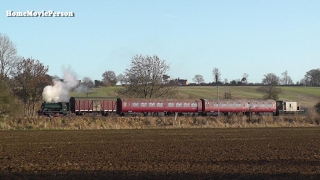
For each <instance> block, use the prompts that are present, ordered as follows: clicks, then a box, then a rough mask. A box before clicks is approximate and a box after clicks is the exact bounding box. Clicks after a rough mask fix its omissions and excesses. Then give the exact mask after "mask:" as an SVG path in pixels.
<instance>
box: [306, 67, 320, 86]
mask: <svg viewBox="0 0 320 180" xmlns="http://www.w3.org/2000/svg"><path fill="white" fill-rule="evenodd" d="M304 77H305V78H304V79H305V83H306V85H310V86H319V85H320V69H311V70H310V71H308V72H307V73H306V75H305V76H304Z"/></svg>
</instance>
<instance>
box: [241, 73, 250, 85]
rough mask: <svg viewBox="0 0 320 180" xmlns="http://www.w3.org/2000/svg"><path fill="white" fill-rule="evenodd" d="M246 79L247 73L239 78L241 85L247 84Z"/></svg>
mask: <svg viewBox="0 0 320 180" xmlns="http://www.w3.org/2000/svg"><path fill="white" fill-rule="evenodd" d="M248 77H249V75H248V74H247V73H244V74H243V75H242V78H241V83H243V84H247V83H248Z"/></svg>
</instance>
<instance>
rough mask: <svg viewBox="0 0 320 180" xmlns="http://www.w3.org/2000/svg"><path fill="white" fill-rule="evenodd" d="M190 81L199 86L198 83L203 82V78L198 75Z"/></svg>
mask: <svg viewBox="0 0 320 180" xmlns="http://www.w3.org/2000/svg"><path fill="white" fill-rule="evenodd" d="M192 80H193V82H195V83H197V84H200V83H203V82H204V79H203V76H202V75H200V74H197V75H195V76H194V78H193V79H192Z"/></svg>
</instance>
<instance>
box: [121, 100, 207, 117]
mask: <svg viewBox="0 0 320 180" xmlns="http://www.w3.org/2000/svg"><path fill="white" fill-rule="evenodd" d="M201 113H202V103H201V101H199V100H177V99H175V100H170V99H165V100H164V99H120V98H118V99H117V114H119V115H127V114H143V115H156V114H158V115H170V114H179V115H183V114H189V115H198V114H201Z"/></svg>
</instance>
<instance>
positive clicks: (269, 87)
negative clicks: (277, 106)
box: [257, 73, 282, 100]
mask: <svg viewBox="0 0 320 180" xmlns="http://www.w3.org/2000/svg"><path fill="white" fill-rule="evenodd" d="M262 84H263V86H261V87H259V88H258V89H257V91H259V92H262V93H264V96H263V97H264V98H265V99H274V100H278V99H279V93H281V92H282V90H281V89H280V88H278V87H277V86H278V84H279V77H278V76H276V75H275V74H273V73H269V74H266V75H264V78H263V79H262Z"/></svg>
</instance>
